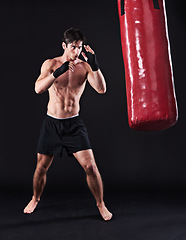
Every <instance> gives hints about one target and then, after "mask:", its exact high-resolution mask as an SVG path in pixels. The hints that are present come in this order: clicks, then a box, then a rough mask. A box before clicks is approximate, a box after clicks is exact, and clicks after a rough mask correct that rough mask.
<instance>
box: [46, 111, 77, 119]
mask: <svg viewBox="0 0 186 240" xmlns="http://www.w3.org/2000/svg"><path fill="white" fill-rule="evenodd" d="M47 116H49V117H51V118H54V119H57V120H67V119H71V118H75V117H78V116H79V114H76V115H74V116H72V117H68V118H56V117H53V116H51V115H50V114H48V113H47Z"/></svg>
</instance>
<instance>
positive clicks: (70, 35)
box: [63, 28, 85, 44]
mask: <svg viewBox="0 0 186 240" xmlns="http://www.w3.org/2000/svg"><path fill="white" fill-rule="evenodd" d="M74 41H75V42H78V41H82V42H83V43H85V37H84V35H83V33H82V32H81V31H80V30H79V29H74V28H69V29H67V30H66V31H65V32H64V34H63V42H65V43H66V44H69V43H72V42H74Z"/></svg>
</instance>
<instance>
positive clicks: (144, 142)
mask: <svg viewBox="0 0 186 240" xmlns="http://www.w3.org/2000/svg"><path fill="white" fill-rule="evenodd" d="M166 10H167V17H168V27H169V37H170V43H171V53H172V60H173V69H174V77H175V87H176V95H177V101H178V108H179V121H178V123H177V124H176V125H175V126H174V127H172V128H170V129H168V130H165V131H161V132H154V133H143V132H137V131H134V130H132V129H130V128H129V126H128V120H127V104H126V93H125V80H124V66H123V59H122V54H121V45H120V29H119V18H118V10H117V1H116V0H107V1H97V0H94V1H85V0H79V1H57V0H53V1H47V0H45V1H44V0H43V1H41V0H38V1H36V0H33V1H8V0H7V1H6V2H5V1H1V3H0V23H1V38H0V40H1V45H0V47H1V94H0V107H1V108H0V109H1V117H0V133H1V134H0V185H1V187H2V188H8V187H14V188H16V189H22V188H25V189H28V190H29V191H31V188H32V176H33V172H34V169H35V165H36V153H35V150H36V144H37V139H38V135H39V130H40V126H41V123H42V119H43V117H44V115H45V112H46V105H47V100H48V94H47V93H43V94H41V95H37V94H36V93H35V92H34V83H35V80H36V78H37V77H38V75H39V72H40V67H41V64H42V62H43V61H44V60H46V59H47V58H53V57H55V56H59V55H61V54H62V49H61V39H62V35H63V32H64V31H65V30H66V29H67V28H69V27H75V28H79V29H81V31H82V32H83V33H84V34H85V36H86V39H87V43H88V44H90V45H91V47H92V48H93V49H94V50H95V51H96V54H97V58H98V61H99V64H100V66H101V70H102V72H103V74H104V76H105V78H106V82H107V93H106V94H104V95H99V94H97V93H96V92H95V91H94V90H93V89H92V88H91V87H90V86H89V85H88V84H87V86H86V89H85V92H84V94H83V96H82V99H81V112H80V114H81V117H82V119H83V120H84V122H85V123H86V125H87V128H88V131H89V137H90V140H91V143H92V147H93V149H94V153H95V157H96V161H97V165H98V167H99V169H100V172H101V174H102V178H103V181H104V186H105V189H106V190H107V191H111V190H115V189H119V190H120V191H124V189H126V188H132V187H149V188H152V187H158V188H159V187H162V186H163V187H176V188H178V187H180V186H182V187H184V186H185V185H186V174H185V169H186V163H185V160H186V158H185V155H186V154H185V139H184V136H185V132H186V126H185V120H186V114H185V109H186V101H185V98H186V95H185V89H184V88H185V86H186V84H185V55H186V49H185V42H186V31H185V11H184V6H183V4H181V2H180V1H174V0H167V1H166ZM48 187H49V188H51V189H55V188H56V187H58V188H59V189H60V191H61V190H62V189H65V188H66V189H72V188H74V189H83V188H84V187H86V183H85V174H84V172H83V170H82V169H81V167H80V166H79V164H78V163H77V162H76V160H75V159H74V158H69V157H68V156H67V154H66V153H65V152H64V156H63V158H56V159H55V161H54V163H53V165H52V166H51V169H50V171H49V173H48Z"/></svg>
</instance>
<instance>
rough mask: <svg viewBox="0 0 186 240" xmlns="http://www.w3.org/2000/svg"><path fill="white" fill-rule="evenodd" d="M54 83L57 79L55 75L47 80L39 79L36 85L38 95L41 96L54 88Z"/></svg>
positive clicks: (46, 78) (51, 75)
mask: <svg viewBox="0 0 186 240" xmlns="http://www.w3.org/2000/svg"><path fill="white" fill-rule="evenodd" d="M54 81H55V77H54V75H53V74H50V75H48V76H47V77H45V78H42V79H38V80H37V81H36V83H35V92H36V93H37V94H41V93H43V92H45V91H47V90H48V89H49V88H50V87H51V86H52V84H53V83H54Z"/></svg>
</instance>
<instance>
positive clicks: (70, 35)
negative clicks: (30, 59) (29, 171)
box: [24, 28, 112, 221]
mask: <svg viewBox="0 0 186 240" xmlns="http://www.w3.org/2000/svg"><path fill="white" fill-rule="evenodd" d="M84 41H85V38H84V36H83V34H82V33H81V32H80V31H79V30H78V29H73V28H71V29H68V30H67V31H66V32H65V33H64V37H63V42H62V47H63V49H64V53H63V55H62V56H60V57H56V58H53V59H48V60H46V61H45V62H44V63H43V65H42V67H41V74H40V76H39V77H38V79H37V81H36V83H35V91H36V93H38V94H41V93H43V92H45V91H47V90H48V92H49V103H48V108H47V115H46V117H45V119H44V122H43V125H42V128H41V132H40V137H39V141H38V149H37V166H36V170H35V173H34V177H33V197H32V200H31V201H30V202H29V204H28V205H27V206H26V208H25V209H24V213H28V214H29V213H32V212H33V211H34V210H35V208H36V206H37V204H38V203H39V201H40V197H41V194H42V192H43V189H44V186H45V183H46V173H47V170H48V169H49V167H50V165H51V163H52V161H53V159H54V156H61V155H62V149H63V147H64V148H65V149H66V150H67V152H68V154H69V155H74V157H75V158H76V159H77V161H78V162H79V163H80V165H81V166H82V167H83V169H84V170H85V173H86V177H87V183H88V186H89V188H90V190H91V192H92V193H93V196H94V197H95V200H96V203H97V207H98V209H99V212H100V214H101V216H102V217H103V219H104V220H105V221H108V220H110V219H111V218H112V213H110V212H109V211H108V209H107V208H106V206H105V203H104V201H103V183H102V179H101V176H100V173H99V171H98V168H97V166H96V162H95V159H94V155H93V151H92V149H91V145H90V142H89V139H88V134H87V130H86V127H85V125H84V123H83V122H82V120H81V119H80V117H79V110H80V107H79V100H80V97H81V95H82V93H83V91H84V89H85V85H86V80H88V82H89V83H90V85H91V86H92V87H93V88H94V89H95V90H96V91H97V92H98V93H100V94H102V93H105V91H106V83H105V79H104V77H103V75H102V73H101V71H100V69H99V65H98V62H97V60H96V56H95V53H94V51H93V50H92V49H91V48H90V46H85V45H83V44H84ZM83 46H84V52H82V48H83ZM80 54H81V55H82V56H83V58H84V60H85V61H82V60H80V58H79V56H80Z"/></svg>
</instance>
